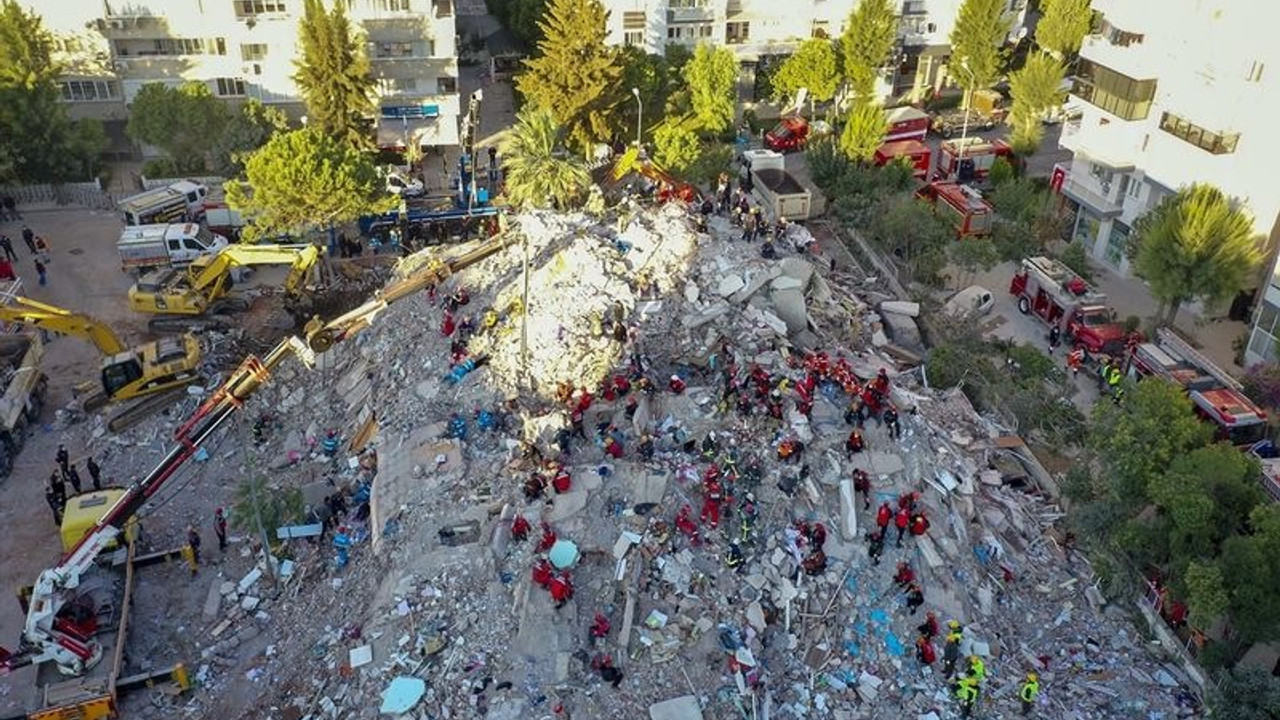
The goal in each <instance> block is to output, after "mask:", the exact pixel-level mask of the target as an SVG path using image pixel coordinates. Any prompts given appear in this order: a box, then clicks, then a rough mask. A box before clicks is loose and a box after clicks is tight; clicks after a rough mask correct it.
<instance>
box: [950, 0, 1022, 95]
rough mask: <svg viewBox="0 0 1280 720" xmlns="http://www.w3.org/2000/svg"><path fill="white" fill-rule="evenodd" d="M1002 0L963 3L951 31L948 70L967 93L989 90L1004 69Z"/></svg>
mask: <svg viewBox="0 0 1280 720" xmlns="http://www.w3.org/2000/svg"><path fill="white" fill-rule="evenodd" d="M1005 5H1006V3H1005V2H1004V0H964V2H963V3H962V4H961V5H960V12H959V13H957V14H956V24H955V27H954V28H952V29H951V60H950V62H948V63H947V71H948V73H949V74H950V75H951V77H952V79H954V80H955V81H956V82H957V83H959V84H960V86H961V87H964V88H966V89H968V90H973V89H975V88H985V87H991V86H992V85H994V84H995V83H996V81H997V80H999V79H1000V73H1001V71H1003V69H1004V61H1005V58H1004V51H1003V46H1004V41H1005V37H1006V36H1007V35H1008V34H1009V20H1008V19H1007V18H1005V14H1004V9H1005Z"/></svg>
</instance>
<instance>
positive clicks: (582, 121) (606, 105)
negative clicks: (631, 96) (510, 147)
mask: <svg viewBox="0 0 1280 720" xmlns="http://www.w3.org/2000/svg"><path fill="white" fill-rule="evenodd" d="M607 18H608V13H607V12H606V11H605V9H604V6H603V5H601V4H600V2H599V0H552V1H551V4H550V6H549V7H548V8H547V13H546V15H544V16H543V19H542V20H540V21H539V22H538V26H539V27H540V28H542V40H540V41H539V42H538V52H539V55H538V57H535V58H532V59H530V60H526V61H525V68H526V70H525V72H523V73H521V74H520V76H519V77H518V78H516V88H517V89H518V90H519V91H520V94H521V95H523V96H524V98H525V100H527V101H528V102H529V103H530V104H532V105H533V106H534V107H537V108H539V109H543V110H549V111H550V112H551V113H552V115H553V116H554V117H555V119H556V122H557V123H558V124H559V125H560V126H561V127H563V128H564V129H565V130H566V132H567V133H568V135H569V137H570V139H571V140H572V141H573V143H574V144H575V145H577V146H578V147H579V148H581V149H583V150H585V149H586V148H588V147H590V145H591V144H592V143H595V142H599V141H601V140H605V139H607V138H608V137H609V131H610V127H609V116H610V114H611V113H612V111H613V108H614V107H615V106H616V105H617V104H618V102H619V100H620V99H621V85H620V82H619V80H620V78H621V77H622V63H621V62H619V60H618V55H617V53H615V52H614V51H613V50H612V49H610V48H608V47H606V46H605V44H604V39H605V20H606V19H607Z"/></svg>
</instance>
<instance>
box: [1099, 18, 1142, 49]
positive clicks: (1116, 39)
mask: <svg viewBox="0 0 1280 720" xmlns="http://www.w3.org/2000/svg"><path fill="white" fill-rule="evenodd" d="M1098 34H1099V35H1101V36H1102V37H1103V38H1105V39H1106V41H1107V42H1109V43H1111V44H1112V45H1116V46H1119V47H1129V46H1130V45H1141V44H1142V41H1143V40H1144V39H1145V38H1144V36H1143V35H1142V33H1132V32H1125V31H1124V30H1121V29H1120V28H1118V27H1116V26H1115V25H1112V24H1111V23H1110V22H1108V21H1107V19H1106V18H1103V19H1102V25H1101V26H1100V27H1099V28H1098Z"/></svg>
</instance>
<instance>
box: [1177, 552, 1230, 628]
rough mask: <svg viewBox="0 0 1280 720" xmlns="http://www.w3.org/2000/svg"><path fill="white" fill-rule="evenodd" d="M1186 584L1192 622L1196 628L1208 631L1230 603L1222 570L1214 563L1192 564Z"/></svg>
mask: <svg viewBox="0 0 1280 720" xmlns="http://www.w3.org/2000/svg"><path fill="white" fill-rule="evenodd" d="M1185 582H1186V586H1187V607H1188V609H1189V610H1190V611H1191V620H1192V621H1193V622H1194V623H1195V625H1196V627H1198V628H1200V629H1202V630H1207V629H1209V628H1210V627H1211V626H1212V625H1213V623H1214V621H1215V620H1217V619H1218V618H1220V617H1222V615H1223V613H1225V612H1226V611H1227V606H1228V604H1229V603H1230V599H1229V598H1228V597H1227V588H1226V582H1225V581H1224V580H1223V579H1222V569H1221V568H1219V567H1218V566H1217V565H1214V564H1212V563H1202V562H1192V563H1191V565H1190V566H1189V567H1188V568H1187V577H1186V581H1185Z"/></svg>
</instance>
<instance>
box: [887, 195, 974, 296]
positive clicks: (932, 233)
mask: <svg viewBox="0 0 1280 720" xmlns="http://www.w3.org/2000/svg"><path fill="white" fill-rule="evenodd" d="M869 234H870V236H871V239H872V240H873V241H874V242H875V243H876V244H877V245H878V246H879V247H880V248H881V249H882V250H883V251H885V252H887V253H889V254H892V255H893V256H894V257H895V258H897V259H898V260H900V261H901V262H902V263H903V264H905V266H906V268H907V271H908V273H910V275H911V277H912V279H914V280H918V281H921V282H933V281H934V280H936V276H937V274H938V272H939V271H940V270H942V268H943V266H944V265H945V264H946V259H947V256H946V249H947V246H948V245H950V244H951V243H953V242H955V231H954V230H953V229H952V228H951V227H950V226H949V225H947V223H946V222H945V221H943V220H942V219H940V218H939V217H938V216H937V215H935V214H934V213H933V209H932V208H930V207H929V206H928V205H926V204H925V203H922V202H920V201H919V200H916V199H915V198H914V197H912V196H911V195H909V194H908V195H892V196H889V197H886V198H884V199H882V200H880V201H879V202H878V203H877V204H876V208H875V211H874V212H873V214H872V220H871V225H870V228H869Z"/></svg>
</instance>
